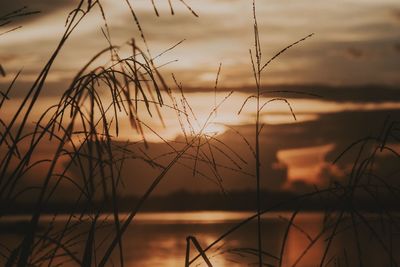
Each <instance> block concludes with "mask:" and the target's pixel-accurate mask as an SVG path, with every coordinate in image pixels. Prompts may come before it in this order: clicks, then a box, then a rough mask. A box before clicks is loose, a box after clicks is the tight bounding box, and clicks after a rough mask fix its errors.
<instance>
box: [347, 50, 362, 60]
mask: <svg viewBox="0 0 400 267" xmlns="http://www.w3.org/2000/svg"><path fill="white" fill-rule="evenodd" d="M346 54H347V55H348V56H349V57H350V58H355V59H357V58H362V57H364V56H365V52H364V51H363V50H361V49H359V48H355V47H349V48H347V49H346Z"/></svg>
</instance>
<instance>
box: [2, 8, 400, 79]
mask: <svg viewBox="0 0 400 267" xmlns="http://www.w3.org/2000/svg"><path fill="white" fill-rule="evenodd" d="M75 2H76V1H75ZM102 2H103V5H104V9H105V11H106V18H107V20H108V24H109V26H110V29H111V37H112V40H113V42H114V43H115V44H117V45H123V44H124V43H125V42H127V41H129V40H130V39H131V38H136V39H137V41H138V42H140V38H139V37H138V32H137V28H136V26H135V24H134V21H133V19H132V17H131V15H130V13H129V10H128V8H127V6H126V4H125V3H124V1H102ZM187 2H188V4H189V5H190V6H191V7H192V9H193V10H194V11H195V12H196V14H198V17H195V16H193V15H192V13H191V12H190V11H188V10H187V9H186V7H185V6H184V5H183V4H182V3H181V2H180V1H172V4H173V8H174V15H171V14H170V8H169V6H168V1H166V0H157V1H155V3H156V7H157V11H158V12H159V17H157V16H156V15H155V12H154V10H153V7H152V5H151V4H150V1H147V0H136V1H132V5H133V7H134V8H135V10H137V15H138V18H139V21H140V23H141V25H142V28H143V31H144V34H145V36H146V38H147V40H148V44H149V47H150V52H151V53H152V54H153V55H156V54H158V53H160V52H162V51H163V50H165V49H168V48H169V47H171V46H173V45H174V44H176V43H177V42H179V41H181V40H185V41H184V43H182V45H179V46H178V47H176V48H175V49H173V50H172V51H170V52H169V53H166V54H165V55H164V56H163V57H160V58H159V60H158V61H157V63H158V64H159V65H162V64H164V63H166V62H169V61H170V60H178V61H177V62H174V63H171V64H169V65H167V66H165V67H163V70H164V73H165V74H166V76H167V78H170V73H172V72H173V73H175V74H176V75H177V77H178V78H179V80H180V81H182V83H183V84H185V85H186V86H191V87H210V83H212V82H213V81H214V80H215V75H216V72H217V69H218V65H219V63H222V64H223V68H222V72H221V79H220V81H221V86H224V87H232V86H233V87H240V86H243V85H248V84H251V83H252V75H251V68H250V65H249V64H250V58H249V52H248V50H249V49H250V48H252V47H253V36H252V34H253V33H252V13H251V12H252V6H251V3H250V1H246V0H233V1H232V0H218V1H216V0H204V1H195V0H192V1H187ZM46 3H47V2H46V1H45V0H34V1H26V0H18V1H12V2H11V3H10V1H3V3H2V4H1V5H2V7H1V10H7V9H8V10H10V9H12V8H14V7H17V6H24V5H26V6H28V7H29V9H30V10H42V13H41V14H37V15H33V16H30V17H29V18H26V19H24V20H20V21H16V22H15V23H13V24H10V25H9V26H8V25H6V26H5V27H2V28H3V29H2V31H7V30H8V29H10V28H12V27H13V26H15V25H22V26H23V28H22V29H20V30H18V31H14V32H12V33H9V34H7V35H4V36H2V38H1V39H0V49H1V50H0V51H1V57H0V61H1V62H2V65H3V66H4V67H5V68H6V70H8V72H10V73H15V72H16V71H17V70H19V69H20V68H21V67H24V76H23V77H21V78H22V79H23V80H26V81H29V80H32V79H33V78H34V77H35V74H36V73H37V71H38V66H40V64H43V62H45V59H46V58H47V57H48V56H49V55H50V53H51V51H52V49H54V47H55V45H56V43H57V41H58V39H59V38H60V35H61V32H62V30H63V27H64V24H65V18H66V16H67V14H68V12H69V11H70V10H71V9H72V8H73V3H74V1H56V3H54V1H52V3H51V5H48V4H46ZM399 14H400V4H399V3H398V1H395V0H382V1H376V0H375V1H374V0H362V1H356V0H340V1H318V2H315V1H310V0H300V1H285V2H283V3H282V1H278V0H272V1H258V3H257V15H258V22H259V28H260V36H261V44H262V45H261V46H262V50H263V55H264V61H266V60H267V59H268V58H270V57H271V56H273V55H274V53H276V52H278V51H279V50H280V49H282V48H284V47H285V46H287V45H289V44H291V43H293V42H295V41H297V40H298V39H300V38H302V37H304V36H306V35H308V34H310V33H314V34H315V35H314V36H313V37H312V38H310V39H309V40H307V41H306V42H304V43H302V44H301V45H299V46H297V47H295V48H292V49H291V50H289V51H288V52H287V53H285V54H284V55H283V56H282V57H281V58H280V59H279V60H277V61H276V62H275V63H274V64H273V65H271V67H270V69H269V70H268V71H267V72H266V74H265V83H266V84H277V83H278V84H333V85H349V84H353V85H354V84H357V85H359V84H390V85H397V84H398V83H399V81H400V78H399V75H398V69H399V64H400V63H399V60H398V59H399V56H400V48H399V47H400V41H399V38H400V36H399V35H400V15H399ZM101 27H104V26H103V23H102V20H101V16H100V14H99V12H98V11H95V12H93V14H92V16H88V17H87V18H85V21H84V23H82V25H81V26H80V27H79V29H78V30H77V31H76V32H75V33H74V35H73V36H72V38H71V39H70V40H69V42H68V45H67V47H66V48H65V49H64V51H63V56H61V57H60V59H59V60H58V62H57V64H56V66H55V67H54V69H53V72H52V75H51V78H50V79H49V81H50V82H51V81H53V82H62V81H64V80H65V79H68V78H70V77H71V75H72V74H73V73H74V72H76V70H77V69H78V68H79V67H80V66H82V65H83V64H84V62H85V61H86V60H87V59H89V58H90V57H91V56H92V55H93V54H95V53H96V52H97V51H99V50H100V49H102V48H104V47H106V46H107V41H106V40H105V38H104V37H103V35H102V33H101ZM83 38H84V39H85V43H84V45H83V44H82V42H81V40H82V39H83ZM21 60H23V64H21Z"/></svg>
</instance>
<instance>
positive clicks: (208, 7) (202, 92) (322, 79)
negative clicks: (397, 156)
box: [0, 0, 400, 191]
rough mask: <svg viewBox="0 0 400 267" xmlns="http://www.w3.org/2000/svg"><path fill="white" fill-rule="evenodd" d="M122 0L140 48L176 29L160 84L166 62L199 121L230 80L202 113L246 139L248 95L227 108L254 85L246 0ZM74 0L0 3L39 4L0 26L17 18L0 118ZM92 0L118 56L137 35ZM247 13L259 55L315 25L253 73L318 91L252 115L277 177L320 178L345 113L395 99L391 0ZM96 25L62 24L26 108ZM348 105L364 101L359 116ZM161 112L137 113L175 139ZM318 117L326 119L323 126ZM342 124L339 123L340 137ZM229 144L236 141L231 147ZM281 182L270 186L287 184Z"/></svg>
mask: <svg viewBox="0 0 400 267" xmlns="http://www.w3.org/2000/svg"><path fill="white" fill-rule="evenodd" d="M130 2H131V3H132V5H133V7H134V8H135V11H136V12H137V16H138V18H139V20H140V23H141V26H142V28H143V32H144V34H145V37H146V40H147V42H148V45H149V49H150V53H151V55H152V56H156V55H158V54H160V53H162V52H163V51H165V50H167V49H169V48H170V47H172V46H174V45H175V44H177V43H178V42H180V41H182V40H185V41H184V42H183V43H181V44H180V45H179V46H177V47H175V48H174V49H172V50H171V51H168V52H167V53H165V54H164V55H162V56H161V57H159V58H157V60H156V64H157V65H159V66H161V65H164V64H165V63H168V64H167V65H165V66H163V67H162V69H161V70H162V74H163V75H164V77H165V78H166V80H167V83H168V84H169V86H171V88H172V89H176V88H175V86H174V83H173V80H172V78H171V73H174V75H175V76H176V77H177V79H178V80H179V82H181V83H182V85H183V87H184V89H185V90H186V92H187V98H188V100H189V101H190V102H191V104H192V106H193V108H194V110H195V113H196V114H197V116H198V118H199V120H200V121H204V120H205V119H206V118H207V117H208V114H209V113H210V112H211V111H212V108H213V104H214V101H218V102H219V101H221V100H222V99H224V97H225V96H226V95H227V94H228V92H229V91H231V90H233V91H235V92H234V93H233V94H232V96H231V97H230V98H229V99H228V100H227V101H226V102H225V103H224V104H223V105H222V106H221V108H220V110H219V111H218V113H217V115H216V116H213V117H212V120H211V125H213V126H210V127H209V129H208V131H210V132H218V133H219V134H220V136H221V138H224V140H228V142H229V140H232V138H233V137H232V136H231V133H230V132H229V131H228V128H226V127H224V126H222V125H220V123H222V124H229V125H230V126H234V127H238V128H240V129H242V130H244V132H245V134H244V135H245V136H246V137H248V138H251V131H250V129H252V128H251V127H252V124H253V123H254V105H252V104H251V103H250V105H249V106H248V108H246V109H244V111H243V113H242V114H241V115H240V116H239V115H237V112H238V110H239V109H240V106H241V104H242V103H243V101H244V100H245V99H246V97H247V96H248V95H249V93H251V92H253V91H252V90H254V83H253V76H252V72H251V62H250V57H249V49H253V42H254V37H253V28H252V27H253V20H252V5H251V1H246V0H187V1H186V2H187V4H188V5H190V7H191V8H192V9H193V10H194V12H196V14H198V17H196V16H194V15H193V14H192V13H191V12H190V11H189V10H188V9H187V8H186V6H185V5H183V4H182V2H180V1H174V0H172V1H171V2H172V5H173V9H174V15H171V12H170V7H169V5H168V1H167V0H156V1H155V3H156V7H157V11H158V12H159V14H160V16H159V17H157V16H156V14H155V11H154V9H153V6H152V5H151V2H150V1H147V0H136V1H134V0H131V1H130ZM75 3H77V1H68V0H58V1H50V0H48V1H46V0H30V1H28V0H25V1H24V0H15V1H2V2H1V3H0V12H1V13H7V12H9V11H12V10H14V9H16V8H19V7H22V6H28V7H29V10H32V11H35V10H40V11H41V13H40V14H35V15H32V16H29V17H24V18H21V19H15V21H14V22H13V23H11V24H9V25H5V26H2V27H1V28H0V34H1V33H3V32H7V31H8V30H10V29H12V28H14V27H16V26H19V25H22V26H23V27H22V28H21V29H18V30H16V31H12V32H10V33H6V34H4V35H0V64H1V65H2V66H3V68H4V70H5V71H6V73H7V75H6V76H5V77H2V78H0V88H1V89H2V90H3V88H6V87H7V86H8V84H9V83H10V81H11V80H12V79H13V77H14V75H15V74H16V73H17V72H18V71H19V70H20V69H22V74H21V76H20V78H19V79H18V81H17V84H16V86H15V90H14V92H13V94H12V95H13V100H12V101H15V102H12V101H11V102H9V106H8V108H7V109H4V110H5V111H3V110H2V112H5V113H3V115H2V116H4V117H5V118H6V117H8V116H9V115H10V114H13V112H15V109H16V105H15V104H13V103H16V102H17V101H19V99H20V97H21V96H23V95H24V93H25V92H26V90H27V89H28V88H29V84H31V83H32V82H33V81H34V80H35V78H36V77H37V75H38V73H39V71H40V70H41V68H42V67H43V65H44V64H45V63H46V61H47V60H48V58H49V56H50V55H51V53H52V52H53V51H54V49H55V47H56V45H57V43H58V41H59V39H60V37H61V35H62V32H63V29H64V25H65V20H66V18H67V16H68V13H69V12H70V11H71V9H73V8H74V4H75ZM102 3H103V6H104V9H105V11H106V18H107V23H108V25H109V28H110V32H111V38H112V41H113V43H114V44H116V45H121V54H123V55H124V54H126V55H128V54H127V53H128V52H129V46H128V45H126V44H127V42H128V41H130V40H131V39H132V38H135V40H136V41H137V42H138V43H139V44H140V45H141V46H143V43H142V41H141V39H140V35H139V32H138V30H137V27H136V25H135V22H134V20H133V19H132V16H131V14H130V12H129V9H128V8H127V5H126V3H125V1H117V0H112V1H110V0H109V1H102ZM257 16H258V22H259V29H260V38H261V47H262V50H263V57H264V58H263V60H264V62H265V61H266V60H267V59H268V58H270V57H272V56H273V55H274V54H275V53H276V52H278V51H279V50H281V49H282V48H284V47H285V46H287V45H289V44H291V43H293V42H295V41H297V40H299V39H301V38H302V37H304V36H307V35H308V34H310V33H314V34H315V35H314V36H312V37H311V38H309V39H307V40H306V41H304V42H302V43H301V44H299V45H297V46H295V47H293V48H292V49H290V50H288V51H287V52H286V53H285V54H284V55H282V56H281V57H279V58H278V59H277V60H276V61H274V62H273V64H271V65H270V66H269V69H268V70H267V71H266V73H265V74H264V76H263V85H268V86H271V87H272V88H273V87H274V86H277V87H278V88H282V86H290V89H293V90H296V89H297V88H300V89H304V88H305V90H306V91H307V92H313V93H318V94H319V95H321V96H322V97H323V98H322V99H315V98H309V97H302V98H291V97H293V96H290V95H289V96H288V97H289V100H290V102H291V104H292V107H293V109H294V112H295V113H296V114H297V121H295V120H293V118H292V117H291V116H290V111H289V109H288V107H287V105H286V104H284V103H276V104H273V105H271V106H268V109H267V111H268V113H267V112H265V113H263V114H262V118H261V120H262V122H265V123H268V124H270V125H271V128H268V127H266V128H267V129H266V133H265V136H263V138H265V142H266V144H268V145H269V146H267V147H266V148H265V149H270V151H269V152H268V153H267V152H266V153H267V154H268V155H267V156H266V157H268V159H270V160H271V159H272V160H273V161H275V163H276V162H279V163H281V164H284V165H285V166H286V167H287V169H288V174H287V176H288V177H285V179H288V180H289V181H306V182H308V183H316V184H322V183H323V182H320V179H321V175H322V174H321V173H324V172H328V173H330V174H332V175H336V174H337V172H338V171H337V170H336V169H335V167H331V165H330V160H331V159H332V157H331V158H328V156H327V155H328V154H330V153H331V154H332V153H334V152H339V150H340V149H343V148H344V147H345V145H346V144H348V143H350V142H351V141H352V140H351V138H353V137H354V138H357V137H360V135H361V134H363V130H362V129H360V127H364V126H365V123H368V122H367V121H363V122H362V123H361V122H360V123H354V124H353V123H352V121H353V119H354V118H355V117H357V116H358V117H357V118H359V119H360V118H362V117H363V116H375V117H376V118H377V119H382V118H384V117H385V114H386V113H385V111H396V110H398V109H399V108H400V104H399V102H398V96H396V94H395V92H396V93H397V91H396V90H397V88H398V87H399V85H400V75H399V71H400V2H399V1H398V0H380V1H377V0H340V1H311V0H293V1H285V2H282V1H279V0H259V1H258V2H257ZM102 27H103V28H104V22H103V20H102V19H101V14H100V12H99V10H96V11H95V12H93V13H92V14H91V15H90V16H88V17H86V18H85V19H84V21H83V22H82V23H81V24H80V26H79V27H78V29H77V31H76V32H74V33H73V35H72V36H71V38H70V39H69V40H68V42H67V44H66V46H65V47H64V48H63V50H62V52H61V54H60V57H59V58H57V60H56V62H55V65H54V66H53V69H52V71H51V72H50V76H49V77H48V79H47V84H46V85H45V90H44V92H43V94H42V99H41V100H40V103H41V104H40V105H38V106H37V107H36V110H35V112H34V114H36V115H35V116H39V115H40V113H41V112H42V111H43V110H44V109H45V107H48V106H49V105H51V104H52V103H54V100H55V99H57V96H59V95H60V94H61V93H62V92H63V91H64V90H65V88H66V86H67V85H68V84H69V82H70V79H71V78H72V77H73V76H74V74H75V73H76V72H77V71H78V70H79V69H80V68H81V67H82V66H83V65H84V64H85V63H86V62H87V61H88V60H89V59H90V58H91V57H92V56H93V55H95V54H96V53H97V52H98V51H100V50H101V49H103V48H105V47H107V46H108V43H107V40H106V39H105V38H104V36H103V34H102V31H101V29H102ZM220 63H221V64H222V69H221V73H220V77H219V88H218V94H217V95H214V82H215V79H216V75H217V70H218V66H219V64H220ZM279 86H281V87H279ZM366 86H367V87H366ZM285 88H286V87H285ZM392 96H393V97H392ZM263 100H264V101H265V100H267V98H264V99H263ZM396 101H397V102H396ZM253 104H254V103H253ZM252 107H253V109H252ZM356 111H357V112H359V113H362V112H364V113H363V114H364V115H360V114H359V113H357V112H356ZM162 113H163V114H164V120H165V122H166V126H167V127H166V128H163V127H162V126H161V124H160V122H159V121H157V120H155V119H151V120H150V118H148V119H149V124H150V125H151V126H152V127H153V129H154V130H155V131H157V133H159V134H160V135H162V136H163V137H165V138H167V139H170V140H174V139H175V138H179V136H180V135H181V134H182V133H181V131H180V128H179V124H178V121H177V119H176V117H174V112H171V111H168V110H163V111H162ZM355 113H357V114H355ZM378 113H379V114H378ZM377 114H378V115H377ZM351 116H353V117H351ZM32 120H34V118H33V119H32ZM324 120H325V121H324ZM329 123H333V126H332V124H329ZM128 126H129V124H128V122H127V121H126V122H125V130H124V131H122V132H121V134H120V139H119V140H120V141H121V140H131V141H132V140H137V139H138V137H137V135H136V133H135V132H134V131H132V130H131V129H129V127H128ZM291 127H292V128H291ZM320 127H322V128H323V127H328V128H329V127H332V131H330V132H324V133H323V131H321V135H320V136H317V134H316V133H315V132H313V129H314V130H315V129H321V128H320ZM349 127H350V128H349ZM352 127H353V128H352ZM356 127H359V128H356ZM379 127H380V124H379V125H373V126H370V125H367V126H366V128H367V129H369V130H370V131H372V132H373V131H375V130H376V129H377V128H379ZM269 129H270V130H269ZM295 129H297V130H298V131H297V132H296V131H295ZM271 132H273V133H275V136H272V134H271ZM343 132H347V133H349V132H350V133H351V134H348V135H347V136H345V137H343ZM247 133H249V134H248V135H247ZM282 133H283V134H282ZM290 133H292V135H290ZM304 133H307V134H308V135H307V134H304ZM148 134H149V135H148V136H147V139H148V140H149V141H151V142H157V140H158V141H159V138H158V137H157V136H154V135H152V134H151V133H148ZM269 134H271V136H269ZM228 137H229V138H228ZM269 138H270V139H269ZM292 138H296V140H301V141H299V142H297V145H296V144H294V143H293V144H292V142H291V141H290V140H291V139H292ZM263 140H264V139H263ZM270 140H273V141H270ZM339 144H340V146H339ZM158 145H160V144H158ZM155 146H157V144H155ZM271 146H272V147H271ZM237 148H238V149H239V150H240V149H245V148H244V147H240V146H238V147H237ZM269 168H270V169H271V170H272V169H274V167H273V162H272V163H271V162H269V165H268V164H267V167H266V169H267V170H270V169H269ZM327 169H328V170H327ZM181 175H184V174H183V173H181V172H178V171H177V174H176V176H181ZM337 175H339V174H337ZM340 175H342V174H340ZM238 179H239V178H238ZM285 181H286V180H285ZM285 181H283V182H282V183H281V184H279V186H277V189H282V188H284V187H285V186H286V187H287V186H288V184H287V181H286V182H285ZM227 183H228V184H229V182H227ZM235 183H236V182H232V189H239V188H240V187H241V185H242V184H241V183H239V182H238V183H236V184H235ZM177 188H178V189H179V188H180V185H177ZM185 188H186V187H185ZM204 188H207V187H204ZM175 189H176V188H175ZM169 190H172V189H169ZM166 191H168V189H166Z"/></svg>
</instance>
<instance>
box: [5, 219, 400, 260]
mask: <svg viewBox="0 0 400 267" xmlns="http://www.w3.org/2000/svg"><path fill="white" fill-rule="evenodd" d="M251 215H253V213H251V212H226V211H196V212H156V213H154V212H151V213H141V214H139V215H138V216H137V218H136V219H135V220H134V221H133V223H132V224H131V225H130V227H129V228H128V230H127V232H126V233H125V235H124V239H123V253H124V259H125V266H127V267H133V266H143V267H150V266H166V267H173V266H184V263H185V253H186V237H187V236H189V235H190V236H194V237H196V239H197V240H198V242H199V244H200V245H201V246H202V247H203V248H205V247H207V246H208V245H209V244H211V243H212V242H213V241H215V240H217V239H218V237H219V236H221V235H222V234H223V233H225V232H226V231H228V230H229V229H230V228H232V227H233V226H235V225H236V224H237V223H239V222H240V221H242V220H243V219H246V218H248V217H249V216H251ZM291 216H292V212H273V213H269V214H267V215H263V217H262V236H263V250H264V252H265V255H264V261H265V263H266V264H269V265H267V266H279V260H278V259H277V258H279V256H280V251H281V247H282V240H283V239H284V236H285V232H286V229H287V226H288V222H289V220H290V218H291ZM121 217H123V216H122V215H121ZM111 218H112V216H111V215H104V216H102V219H104V220H103V221H104V222H111V221H112V220H111ZM337 218H338V214H334V215H332V218H331V219H327V218H326V217H325V216H324V214H323V213H321V212H304V213H299V214H298V215H297V216H296V218H295V220H294V221H293V223H292V227H291V229H290V231H289V232H288V235H287V239H286V245H285V249H284V252H283V261H282V266H304V267H308V266H319V265H320V261H321V258H323V255H324V253H325V248H326V246H327V244H328V243H329V242H330V241H329V240H330V238H329V237H330V236H331V233H332V229H334V227H335V225H336V224H335V222H336V221H337ZM396 218H397V219H396V220H398V218H399V217H398V216H397V215H396ZM363 219H365V220H366V221H363ZM26 220H28V217H27V216H8V217H3V218H2V219H1V220H0V223H1V224H0V225H1V228H2V231H1V232H0V237H1V240H2V243H3V244H5V245H8V246H12V244H13V243H15V242H16V240H18V238H20V237H21V234H18V231H14V232H13V231H7V229H5V228H6V227H9V225H12V224H14V225H15V223H16V222H19V223H22V222H23V221H26ZM66 220H67V217H66V216H58V217H57V218H56V219H55V220H54V221H53V218H52V217H50V216H44V217H42V220H41V224H42V225H46V223H49V222H51V221H53V225H63V223H65V221H66ZM324 221H325V223H324ZM364 222H368V225H367V224H365V223H364ZM353 223H354V224H353ZM353 226H356V227H353ZM395 226H396V224H394V223H389V222H388V220H385V219H384V217H381V216H379V215H377V214H362V215H361V216H358V215H355V216H354V218H353V219H352V218H351V216H350V215H348V214H345V215H344V216H343V217H342V220H341V222H340V224H339V225H338V226H337V228H336V231H335V236H334V238H333V239H332V242H331V244H330V248H331V249H330V250H329V252H328V253H327V255H326V257H325V261H324V266H357V265H359V264H360V259H361V263H362V264H363V266H397V264H396V262H400V253H399V252H400V250H399V248H400V235H399V232H398V231H397V230H398V228H396V227H395ZM323 229H326V231H325V232H322V230H323ZM396 229H397V230H396ZM14 230H15V229H14ZM110 230H113V229H107V227H105V228H104V230H99V232H98V235H97V236H96V245H98V246H99V247H101V245H102V244H103V243H102V240H103V239H104V238H106V237H109V234H110V233H113V232H112V231H110ZM78 232H79V231H78V230H76V233H78ZM321 232H322V233H321ZM355 236H357V237H358V238H355ZM317 237H318V239H316V238H317ZM315 239H316V240H315ZM357 239H358V241H359V242H357V241H356V240H357ZM256 240H257V232H256V223H255V221H254V220H253V221H251V222H249V223H247V224H245V225H244V226H242V227H241V228H239V229H238V230H236V231H235V232H233V233H232V234H230V235H229V236H228V237H226V238H225V239H223V240H222V241H221V242H219V243H217V244H216V245H215V246H213V247H212V248H211V249H210V250H208V251H207V256H208V257H209V259H210V261H211V262H212V264H213V265H214V266H233V267H234V266H256V263H257V254H256V253H255V248H256V247H257V243H256ZM81 241H82V243H83V244H84V239H81ZM82 243H79V242H77V244H71V249H75V250H77V251H79V248H80V249H81V250H83V249H84V245H82ZM100 250H101V249H99V251H100ZM116 251H118V249H117V250H116ZM38 253H39V254H40V251H39V252H38ZM190 255H191V256H190V257H191V259H192V258H193V257H194V256H196V255H197V251H196V249H195V247H194V246H193V244H192V245H191V250H190ZM115 256H117V253H115V255H114V257H115ZM2 260H3V259H2ZM97 260H98V259H97ZM114 263H115V264H116V265H118V259H117V257H115V258H114ZM62 266H68V267H69V266H76V265H74V264H73V263H64V264H63V265H62ZM110 266H112V265H111V264H110ZM191 266H207V265H206V264H205V263H204V261H203V260H202V259H201V258H199V259H197V260H196V261H195V262H194V263H193V265H191Z"/></svg>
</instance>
